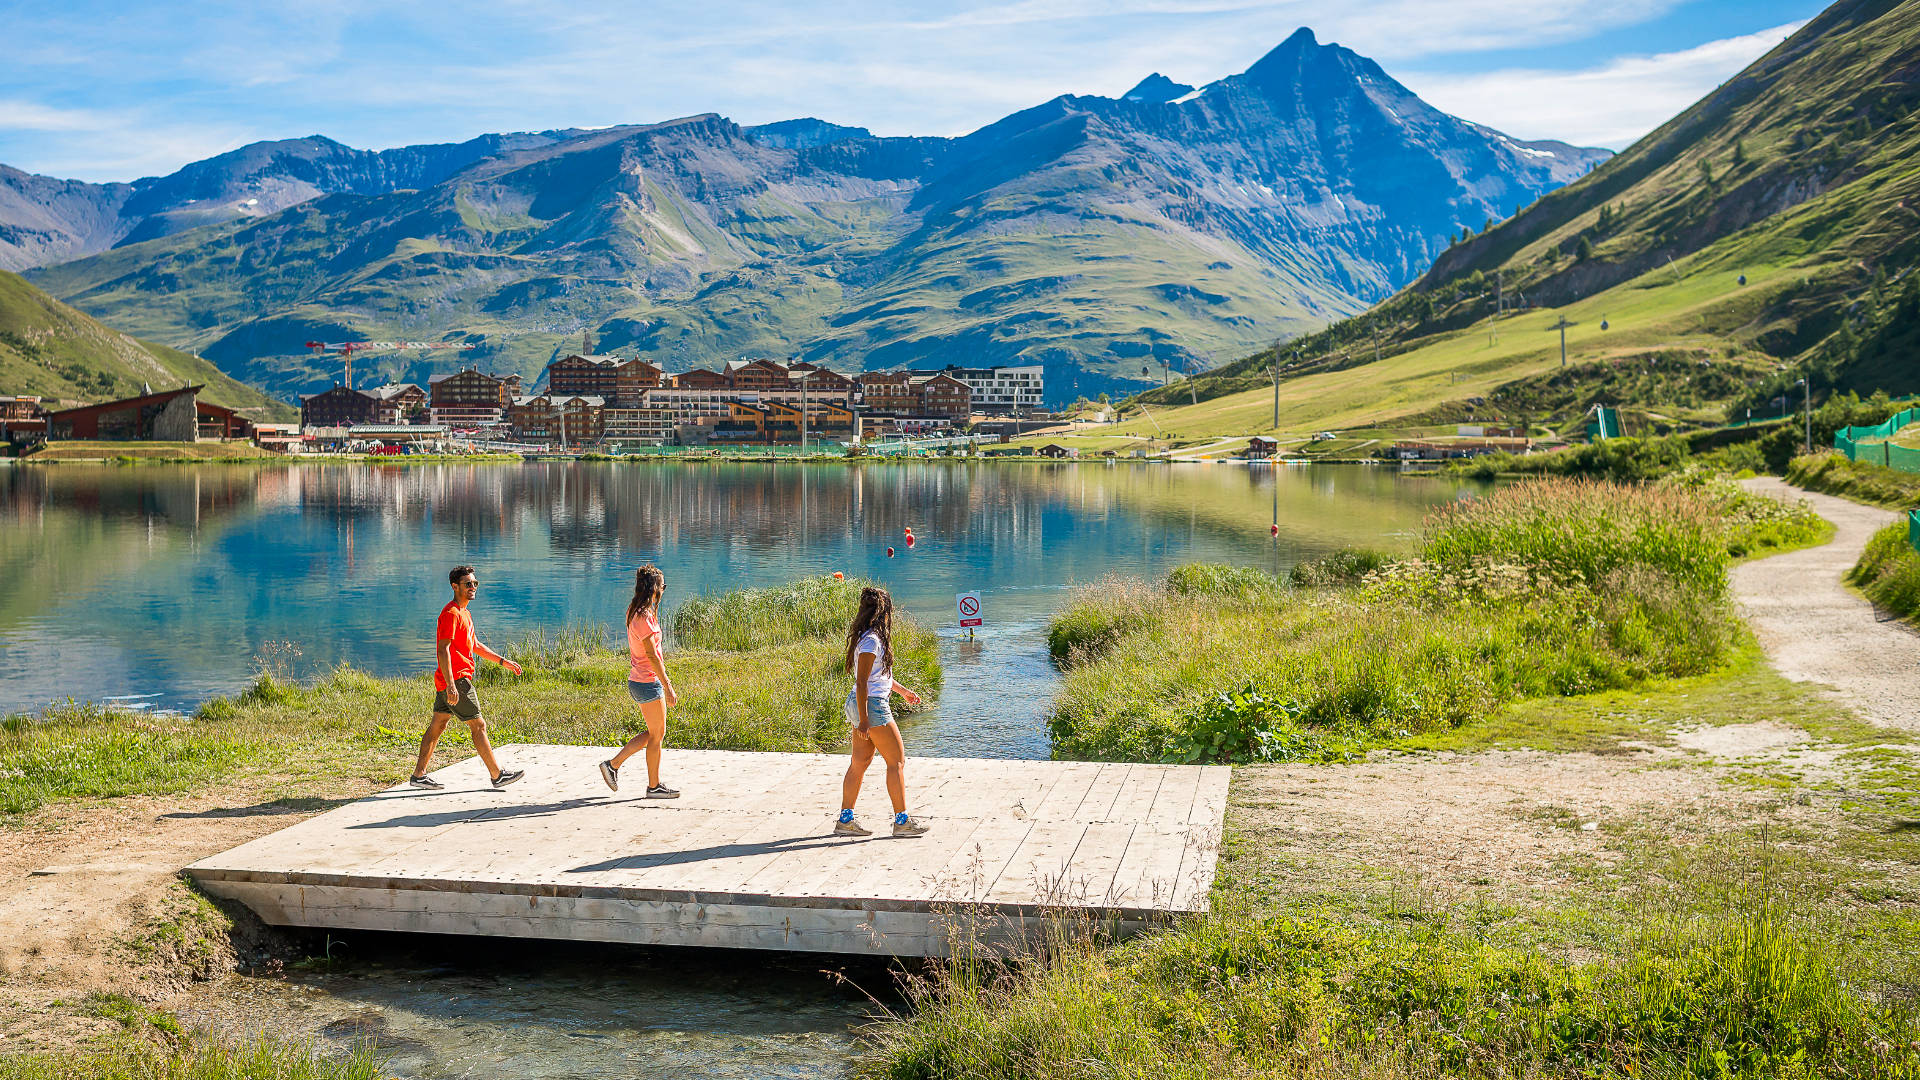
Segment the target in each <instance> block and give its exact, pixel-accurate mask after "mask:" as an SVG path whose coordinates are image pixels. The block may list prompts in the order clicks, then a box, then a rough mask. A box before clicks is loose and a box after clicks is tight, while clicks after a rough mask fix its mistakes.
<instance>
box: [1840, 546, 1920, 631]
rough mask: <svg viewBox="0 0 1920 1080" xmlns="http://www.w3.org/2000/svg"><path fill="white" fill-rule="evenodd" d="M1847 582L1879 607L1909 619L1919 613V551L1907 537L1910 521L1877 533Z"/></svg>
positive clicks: (1917, 615)
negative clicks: (1915, 549)
mask: <svg viewBox="0 0 1920 1080" xmlns="http://www.w3.org/2000/svg"><path fill="white" fill-rule="evenodd" d="M1847 582H1848V584H1850V585H1854V586H1856V587H1858V588H1859V590H1860V591H1861V592H1863V593H1865V594H1866V597H1867V599H1869V600H1871V601H1873V603H1874V606H1876V607H1880V608H1884V609H1886V610H1887V611H1889V612H1891V613H1893V614H1894V615H1895V616H1897V617H1899V618H1902V619H1905V620H1907V621H1908V622H1912V621H1913V620H1914V619H1915V618H1916V617H1920V552H1916V551H1914V550H1913V544H1912V542H1911V541H1909V540H1908V538H1907V523H1906V522H1904V521H1902V522H1900V523H1899V524H1897V525H1889V526H1887V527H1886V528H1884V529H1881V530H1880V531H1879V532H1877V533H1874V534H1873V539H1871V540H1869V541H1867V549H1866V550H1865V551H1864V552H1862V553H1861V555H1860V561H1859V562H1857V563H1855V564H1854V567H1853V569H1852V570H1850V571H1848V572H1847Z"/></svg>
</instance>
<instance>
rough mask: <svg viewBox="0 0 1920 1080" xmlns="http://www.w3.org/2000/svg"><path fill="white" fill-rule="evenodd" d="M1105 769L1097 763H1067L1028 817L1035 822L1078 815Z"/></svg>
mask: <svg viewBox="0 0 1920 1080" xmlns="http://www.w3.org/2000/svg"><path fill="white" fill-rule="evenodd" d="M1104 768H1106V766H1105V765H1102V764H1101V763H1099V762H1094V761H1075V762H1069V763H1067V766H1066V768H1065V769H1064V770H1063V771H1062V772H1061V774H1060V777H1059V779H1058V780H1056V781H1054V784H1053V786H1052V788H1050V789H1049V790H1048V791H1047V795H1046V797H1045V798H1043V799H1041V800H1040V801H1039V802H1038V803H1036V804H1034V805H1033V806H1032V807H1031V813H1030V814H1029V815H1028V816H1030V817H1031V818H1033V819H1034V820H1035V821H1047V820H1050V819H1066V818H1071V817H1072V816H1073V815H1074V814H1077V813H1079V811H1080V804H1081V802H1082V801H1084V800H1085V799H1086V797H1087V792H1088V791H1089V790H1090V789H1091V788H1092V787H1093V782H1094V781H1095V780H1096V779H1098V778H1099V776H1100V770H1101V769H1104Z"/></svg>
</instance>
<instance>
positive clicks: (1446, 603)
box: [1049, 474, 1826, 761]
mask: <svg viewBox="0 0 1920 1080" xmlns="http://www.w3.org/2000/svg"><path fill="white" fill-rule="evenodd" d="M1825 531H1826V530H1825V527H1824V523H1823V522H1822V521H1821V520H1820V519H1819V518H1818V517H1817V516H1815V515H1813V514H1812V513H1811V512H1810V511H1808V510H1806V509H1805V508H1804V507H1788V506H1785V505H1784V504H1781V503H1778V502H1775V501H1773V500H1771V499H1766V498H1763V497H1760V496H1755V495H1751V494H1748V493H1746V492H1744V491H1742V490H1741V489H1740V488H1739V487H1738V486H1737V485H1734V484H1732V483H1730V482H1728V481H1725V480H1722V479H1716V478H1710V477H1705V476H1702V475H1698V474H1696V475H1693V476H1692V477H1690V478H1689V479H1688V480H1686V481H1680V482H1670V483H1667V484H1663V485H1658V486H1621V485H1613V484H1604V483H1587V482H1577V481H1567V480H1543V481H1536V482H1532V483H1528V484H1521V485H1514V486H1512V487H1508V488H1506V489H1503V490H1501V491H1499V492H1496V493H1495V494H1493V495H1491V496H1489V497H1486V498H1482V499H1476V500H1472V501H1470V502H1465V503H1460V504H1456V505H1455V506H1454V507H1452V508H1451V509H1449V510H1447V511H1445V512H1443V513H1441V514H1439V515H1437V516H1435V517H1434V518H1432V519H1430V520H1429V522H1428V523H1427V525H1426V528H1425V534H1424V537H1423V540H1422V543H1421V547H1420V549H1419V551H1418V553H1417V555H1416V557H1415V558H1413V559H1411V560H1408V561H1405V562H1400V563H1392V564H1385V565H1382V564H1381V562H1380V560H1379V558H1378V557H1377V556H1371V557H1355V556H1347V557H1344V558H1343V559H1341V560H1336V561H1333V562H1330V563H1328V564H1325V565H1321V566H1314V567H1308V568H1306V569H1305V570H1304V571H1303V573H1302V574H1300V575H1298V576H1299V578H1300V579H1301V580H1302V581H1303V582H1312V581H1324V582H1332V583H1333V584H1328V585H1321V586H1317V587H1304V588H1303V587H1296V586H1293V585H1292V584H1291V583H1282V582H1280V581H1277V580H1275V579H1273V578H1271V577H1267V576H1264V575H1261V574H1259V573H1258V572H1255V571H1249V570H1230V569H1226V568H1202V567H1185V568H1181V569H1180V570H1176V571H1175V572H1174V573H1173V574H1172V575H1170V576H1169V578H1168V579H1167V580H1166V581H1165V582H1162V583H1147V582H1141V581H1109V582H1103V583H1100V584H1099V585H1096V586H1094V587H1091V588H1087V589H1083V590H1082V591H1080V592H1079V593H1077V594H1076V595H1075V596H1074V597H1073V598H1072V599H1071V600H1070V602H1069V603H1068V604H1067V606H1066V607H1065V609H1064V610H1063V611H1062V612H1061V613H1060V615H1059V616H1058V617H1057V618H1056V619H1055V621H1054V624H1053V626H1052V630H1051V635H1050V643H1051V647H1052V649H1053V651H1054V653H1055V655H1056V656H1057V657H1058V658H1059V659H1060V660H1061V662H1062V663H1063V664H1064V665H1065V666H1066V668H1067V674H1066V678H1065V680H1064V682H1063V684H1062V687H1061V690H1060V692H1059V694H1058V696H1057V697H1056V699H1055V705H1054V709H1053V712H1052V714H1051V717H1050V720H1049V733H1050V735H1051V736H1052V739H1053V745H1054V752H1055V754H1056V756H1058V757H1066V758H1091V759H1102V760H1146V761H1154V760H1174V761H1202V760H1205V761H1280V760H1328V759H1340V758H1345V757H1348V756H1350V755H1353V754H1355V753H1358V752H1362V751H1364V750H1365V749H1367V748H1369V747H1372V746H1378V745H1385V744H1391V743H1394V742H1395V741H1398V740H1405V739H1409V738H1414V737H1418V736H1421V735H1425V734H1430V733H1432V732H1436V731H1446V730H1450V729H1453V728H1456V727H1459V726H1460V725H1462V724H1466V723H1469V722H1472V721H1473V720H1475V719H1476V718H1480V717H1486V716H1489V715H1492V714H1494V713H1496V712H1497V711H1498V710H1499V709H1501V708H1502V707H1504V706H1506V705H1507V704H1509V703H1511V702H1514V701H1518V700H1522V699H1526V698H1536V697H1551V696H1565V695H1574V694H1584V693H1591V692H1594V691H1600V690H1609V689H1619V688H1623V687H1630V686H1637V685H1640V684H1642V683H1645V682H1647V681H1649V680H1654V679H1660V678H1670V677H1681V676H1689V675H1698V674H1701V673H1704V672H1708V671H1712V670H1714V669H1716V668H1718V667H1720V666H1721V665H1722V664H1724V663H1726V662H1727V660H1728V659H1729V658H1730V657H1732V656H1733V655H1734V653H1735V652H1736V651H1737V649H1738V648H1739V646H1740V644H1741V642H1742V640H1743V633H1744V632H1743V631H1742V629H1741V627H1740V626H1739V624H1738V622H1737V620H1736V619H1735V617H1734V615H1733V613H1732V612H1731V610H1730V608H1729V606H1728V604H1727V599H1726V571H1727V567H1728V565H1729V564H1730V563H1731V561H1732V560H1733V559H1734V558H1736V557H1742V556H1747V555H1751V554H1756V553H1758V552H1761V551H1766V550H1778V549H1781V548H1784V547H1791V546H1797V545H1799V544H1804V543H1810V542H1814V541H1815V540H1817V539H1819V538H1821V537H1823V536H1824V535H1825ZM1343 581H1344V582H1347V583H1346V584H1341V583H1340V582H1343Z"/></svg>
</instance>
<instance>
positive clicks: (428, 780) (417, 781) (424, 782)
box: [407, 776, 447, 791]
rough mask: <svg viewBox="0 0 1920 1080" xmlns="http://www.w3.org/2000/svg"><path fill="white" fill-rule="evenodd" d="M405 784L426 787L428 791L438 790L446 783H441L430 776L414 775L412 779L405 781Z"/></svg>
mask: <svg viewBox="0 0 1920 1080" xmlns="http://www.w3.org/2000/svg"><path fill="white" fill-rule="evenodd" d="M407 786H408V787H417V788H426V789H427V790H428V791H439V790H441V789H442V788H444V787H446V786H447V785H445V784H443V783H441V782H440V781H438V780H435V779H434V778H433V777H431V776H416V777H414V778H413V779H411V780H408V781H407Z"/></svg>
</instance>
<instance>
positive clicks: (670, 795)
mask: <svg viewBox="0 0 1920 1080" xmlns="http://www.w3.org/2000/svg"><path fill="white" fill-rule="evenodd" d="M679 797H680V793H679V792H677V791H675V790H673V789H672V788H670V787H668V786H667V785H665V784H655V785H654V786H652V787H650V788H648V789H647V798H649V799H677V798H679Z"/></svg>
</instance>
